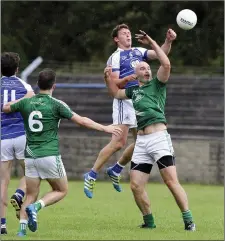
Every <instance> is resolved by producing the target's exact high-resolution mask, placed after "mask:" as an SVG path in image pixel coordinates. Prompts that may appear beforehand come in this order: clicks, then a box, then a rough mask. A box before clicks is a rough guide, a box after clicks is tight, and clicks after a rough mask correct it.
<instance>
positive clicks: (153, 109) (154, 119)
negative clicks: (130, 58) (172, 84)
mask: <svg viewBox="0 0 225 241" xmlns="http://www.w3.org/2000/svg"><path fill="white" fill-rule="evenodd" d="M125 94H126V96H127V97H128V98H129V99H132V102H133V106H134V109H135V114H136V118H137V126H138V128H137V129H138V130H142V129H144V128H145V127H146V126H149V125H151V124H153V123H164V124H166V123H167V121H166V117H165V113H164V109H165V103H166V84H164V83H162V82H160V81H159V80H158V79H157V78H153V79H152V80H151V81H149V82H148V83H146V84H144V85H142V86H140V87H139V86H134V87H130V88H127V89H126V91H125Z"/></svg>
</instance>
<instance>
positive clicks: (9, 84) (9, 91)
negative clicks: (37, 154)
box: [1, 75, 32, 140]
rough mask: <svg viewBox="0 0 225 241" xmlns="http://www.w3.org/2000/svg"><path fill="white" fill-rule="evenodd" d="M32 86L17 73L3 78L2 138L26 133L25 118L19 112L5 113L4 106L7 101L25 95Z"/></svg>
mask: <svg viewBox="0 0 225 241" xmlns="http://www.w3.org/2000/svg"><path fill="white" fill-rule="evenodd" d="M28 91H32V88H31V86H30V85H29V84H27V83H26V82H25V81H23V80H21V79H20V78H18V77H16V76H15V75H13V76H10V77H6V76H3V77H2V78H1V140H4V139H11V138H16V137H18V136H22V135H25V130H24V123H23V118H22V116H21V114H20V113H19V112H15V113H8V114H6V113H4V112H2V106H3V105H4V104H6V103H7V102H11V101H15V100H17V99H20V98H22V97H24V96H25V95H26V94H27V92H28Z"/></svg>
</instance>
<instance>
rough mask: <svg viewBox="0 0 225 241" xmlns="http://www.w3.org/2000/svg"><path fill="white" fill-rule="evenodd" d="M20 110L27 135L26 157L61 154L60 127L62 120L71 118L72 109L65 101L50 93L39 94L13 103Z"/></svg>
mask: <svg viewBox="0 0 225 241" xmlns="http://www.w3.org/2000/svg"><path fill="white" fill-rule="evenodd" d="M11 111H12V112H20V113H21V115H22V117H23V119H24V126H25V130H26V136H27V145H26V151H25V157H30V158H38V157H45V156H57V155H60V151H59V138H58V129H59V123H60V120H61V119H63V118H65V119H71V118H72V116H73V112H72V110H71V109H70V108H69V107H68V105H66V104H65V103H64V102H63V101H60V100H58V99H56V98H53V97H52V96H51V95H48V94H38V95H36V96H33V97H31V98H26V99H22V100H20V101H19V102H17V103H15V104H13V105H11Z"/></svg>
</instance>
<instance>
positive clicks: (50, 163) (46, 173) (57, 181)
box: [26, 156, 68, 232]
mask: <svg viewBox="0 0 225 241" xmlns="http://www.w3.org/2000/svg"><path fill="white" fill-rule="evenodd" d="M36 167H37V171H38V175H39V176H40V178H41V179H46V180H47V181H48V183H49V184H50V185H51V187H52V191H50V192H48V193H46V194H44V195H43V197H42V198H41V199H40V200H39V201H37V202H35V203H32V204H30V205H29V206H27V207H26V213H27V215H28V226H29V223H30V226H29V228H30V230H31V231H33V232H35V231H36V230H37V214H38V212H39V211H40V210H41V209H42V208H43V207H45V206H49V205H52V204H54V203H56V202H58V201H60V200H61V199H63V198H64V197H65V196H66V194H67V191H68V181H67V177H66V171H65V168H64V165H63V163H62V159H61V156H48V157H43V158H37V159H36Z"/></svg>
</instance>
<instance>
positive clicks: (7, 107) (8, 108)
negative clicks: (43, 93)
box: [2, 91, 35, 113]
mask: <svg viewBox="0 0 225 241" xmlns="http://www.w3.org/2000/svg"><path fill="white" fill-rule="evenodd" d="M34 95H35V94H34V91H28V92H27V93H26V95H24V97H22V98H20V99H18V100H14V101H11V102H8V103H6V104H5V105H4V106H3V107H2V111H3V112H5V113H10V112H11V105H12V104H15V103H17V102H19V101H21V100H23V99H25V98H30V97H32V96H34Z"/></svg>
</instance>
